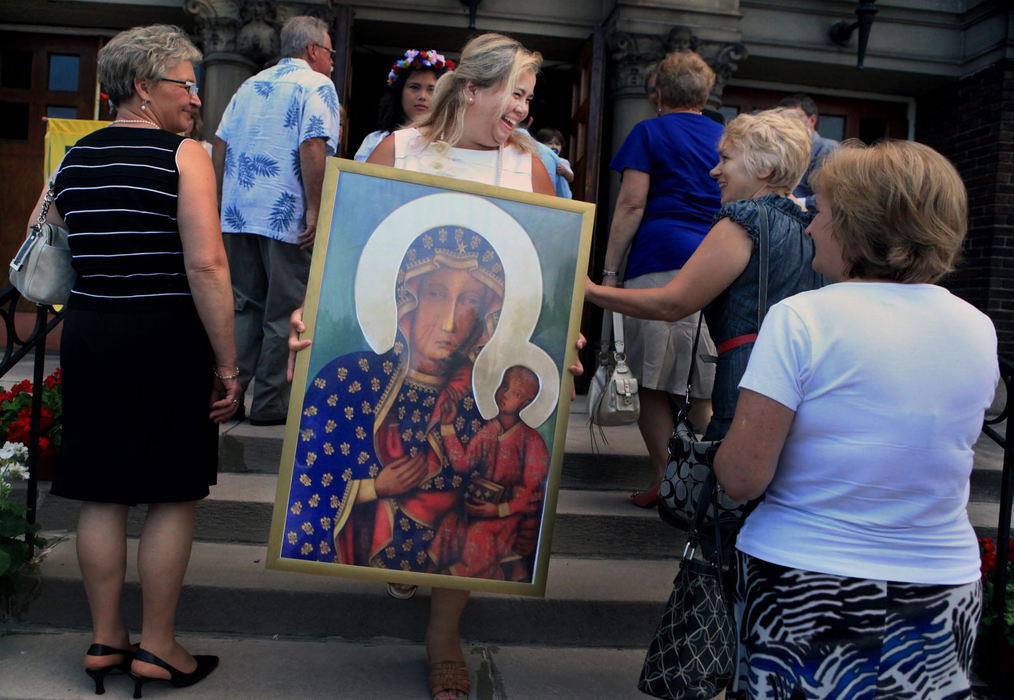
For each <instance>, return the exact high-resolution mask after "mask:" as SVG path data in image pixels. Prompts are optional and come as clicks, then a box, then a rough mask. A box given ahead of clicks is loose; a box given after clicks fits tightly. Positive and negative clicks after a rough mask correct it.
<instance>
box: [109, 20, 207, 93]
mask: <svg viewBox="0 0 1014 700" xmlns="http://www.w3.org/2000/svg"><path fill="white" fill-rule="evenodd" d="M200 60H201V52H200V51H198V50H197V47H196V46H194V45H193V43H192V42H191V41H190V39H188V38H187V35H186V34H185V33H184V32H183V30H182V29H180V28H179V27H174V26H172V25H169V24H153V25H151V26H148V27H134V28H133V29H127V30H126V31H122V32H120V33H119V34H117V35H116V36H114V37H113V38H112V39H110V40H109V43H108V44H106V45H105V46H103V47H102V48H101V49H99V82H100V83H101V85H102V89H103V90H104V91H105V93H106V94H107V95H109V100H110V101H111V102H112V103H113V106H114V107H115V106H117V105H119V104H120V103H121V102H123V101H124V100H128V99H130V97H131V96H132V95H133V94H134V81H135V80H152V81H154V80H158V79H160V78H161V77H162V76H164V75H165V74H166V72H167V71H168V70H170V69H171V68H172V67H173V66H175V65H177V64H178V63H182V62H183V61H190V62H191V63H197V62H199V61H200Z"/></svg>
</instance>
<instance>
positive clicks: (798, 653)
mask: <svg viewBox="0 0 1014 700" xmlns="http://www.w3.org/2000/svg"><path fill="white" fill-rule="evenodd" d="M736 554H737V559H738V576H737V581H736V603H735V607H736V619H737V620H738V621H739V625H740V655H741V664H740V678H739V683H738V685H739V688H740V689H741V690H742V689H744V688H745V689H746V691H747V693H746V694H747V697H749V698H766V699H771V700H783V699H784V700H801V699H803V698H821V699H822V700H825V699H826V700H830V699H832V698H834V699H837V700H842V699H846V698H847V699H849V700H859V699H863V700H865V699H867V698H869V699H871V700H872V699H873V698H881V699H882V698H919V699H933V700H940V699H943V698H948V699H950V698H970V697H971V689H970V685H969V679H968V674H969V669H970V667H971V663H972V647H973V646H974V645H975V631H976V627H977V625H978V623H979V615H980V614H981V612H982V587H981V584H980V583H979V582H978V581H976V582H975V583H970V584H966V585H962V586H936V585H925V584H914V583H894V582H887V581H875V580H870V579H861V578H848V577H844V576H834V575H831V574H819V573H814V572H812V571H802V570H800V569H788V568H785V567H783V566H778V565H776V564H771V563H768V562H765V561H762V560H760V559H756V558H754V557H751V556H750V555H748V554H744V553H742V552H737V553H736Z"/></svg>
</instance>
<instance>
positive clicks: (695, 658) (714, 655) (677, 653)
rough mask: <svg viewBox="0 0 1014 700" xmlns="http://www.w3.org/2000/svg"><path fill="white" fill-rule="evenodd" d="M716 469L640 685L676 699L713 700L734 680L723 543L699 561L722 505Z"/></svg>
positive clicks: (707, 483) (699, 506) (732, 632)
mask: <svg viewBox="0 0 1014 700" xmlns="http://www.w3.org/2000/svg"><path fill="white" fill-rule="evenodd" d="M716 487H717V484H716V481H715V475H714V473H712V474H711V475H710V476H709V477H708V478H707V479H705V482H704V485H703V488H702V491H701V493H700V495H699V498H698V500H697V507H696V509H695V511H696V512H695V514H694V520H693V523H692V528H691V530H690V535H689V537H688V539H687V546H686V548H685V549H684V550H683V558H682V561H681V562H680V569H679V572H678V573H677V574H676V578H675V580H674V581H673V590H672V594H671V595H670V596H669V602H668V603H666V606H665V612H663V613H662V619H661V620H660V621H659V623H658V628H657V629H656V630H655V637H654V639H653V640H652V642H651V646H649V647H648V654H647V656H646V657H645V659H644V665H643V666H642V668H641V677H640V678H639V679H638V681H637V688H638V690H640V691H641V692H642V693H645V694H647V695H652V696H654V697H657V698H671V699H672V700H698V699H699V700H710V699H711V698H713V697H715V696H716V695H718V693H720V692H721V691H722V689H723V688H725V687H726V686H728V685H729V683H730V682H731V681H732V677H733V671H734V668H735V660H736V645H737V637H736V626H735V623H734V622H733V619H732V614H731V612H730V606H729V601H728V599H727V598H726V592H725V588H724V586H723V585H722V547H721V537H720V536H719V533H718V521H717V520H713V521H712V522H713V523H714V526H715V530H716V531H715V541H716V542H717V546H716V547H715V550H714V552H713V555H712V557H711V559H710V560H708V561H704V560H701V559H695V558H694V554H695V553H696V551H697V548H698V542H699V540H700V528H701V524H702V520H703V517H702V516H703V513H704V511H705V510H706V509H707V508H708V506H709V504H710V505H711V506H713V507H714V506H716V505H717V490H716Z"/></svg>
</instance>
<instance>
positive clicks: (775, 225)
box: [704, 194, 827, 439]
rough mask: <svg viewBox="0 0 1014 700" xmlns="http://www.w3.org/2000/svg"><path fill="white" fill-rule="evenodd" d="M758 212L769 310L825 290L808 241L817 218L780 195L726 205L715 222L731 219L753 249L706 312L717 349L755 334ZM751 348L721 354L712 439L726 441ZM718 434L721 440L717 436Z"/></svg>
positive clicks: (705, 309)
mask: <svg viewBox="0 0 1014 700" xmlns="http://www.w3.org/2000/svg"><path fill="white" fill-rule="evenodd" d="M759 207H764V210H765V211H766V212H767V215H768V237H769V238H768V240H769V246H770V247H769V249H768V250H769V259H768V295H767V303H768V308H770V307H771V306H772V305H774V304H776V303H777V302H779V301H781V300H782V299H784V298H786V297H790V296H792V295H793V294H798V293H799V292H805V291H806V290H809V289H817V288H818V287H823V286H824V285H825V284H827V280H826V279H825V278H824V277H823V276H822V275H819V274H817V273H816V272H814V271H813V267H811V264H812V263H813V241H812V240H811V239H810V238H809V237H808V236H807V235H806V233H805V231H806V227H807V226H808V225H809V223H810V221H811V220H812V218H813V215H812V214H810V213H807V212H804V211H803V210H802V209H800V208H799V207H798V206H797V205H796V203H795V202H793V201H792V200H791V199H788V198H786V197H779V196H778V195H776V194H768V195H764V196H763V197H758V198H757V199H741V200H738V201H735V202H730V203H729V204H725V205H723V206H722V208H721V209H719V210H718V213H717V214H715V222H716V223H717V222H718V221H719V220H721V219H731V220H732V221H734V222H735V223H737V224H739V225H740V226H742V227H743V228H744V229H746V232H747V235H749V236H750V240H751V241H752V243H753V252H752V253H751V255H750V262H748V263H747V266H746V269H745V270H743V272H742V273H740V275H739V277H737V278H736V280H735V281H734V282H733V283H732V284H731V285H729V286H728V287H727V288H726V289H725V291H723V292H722V293H721V294H719V295H718V296H717V297H716V298H715V299H714V300H713V301H712V302H711V303H710V304H708V305H707V306H706V307H705V308H704V316H705V319H706V320H707V322H708V330H710V331H711V337H712V339H713V340H714V341H715V344H716V345H719V344H721V343H723V342H725V341H726V340H729V339H730V338H735V337H737V336H741V335H747V334H749V333H756V332H757V330H758V328H757V291H758V284H759V274H760V255H759V253H760V246H759V239H760V223H759V218H758V211H759ZM752 349H753V343H746V344H744V345H740V346H739V347H737V348H734V349H732V350H730V351H728V352H726V353H723V354H722V355H721V356H720V357H719V359H718V367H717V368H716V374H715V388H714V391H713V392H712V395H711V400H712V408H713V410H714V419H713V421H712V423H713V424H715V425H714V426H709V429H708V432H709V436H708V439H719V438H720V437H722V436H724V434H725V430H727V429H728V425H724V429H721V430H719V429H718V426H719V425H721V424H723V423H725V422H731V420H732V416H733V413H734V412H735V410H736V399H737V397H738V395H739V380H740V379H741V378H742V376H743V372H744V371H745V370H746V362H747V360H748V359H749V357H750V351H751V350H752ZM716 433H720V434H716Z"/></svg>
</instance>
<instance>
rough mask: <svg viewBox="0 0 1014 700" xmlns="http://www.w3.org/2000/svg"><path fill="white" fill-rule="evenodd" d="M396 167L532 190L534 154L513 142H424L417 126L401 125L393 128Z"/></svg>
mask: <svg viewBox="0 0 1014 700" xmlns="http://www.w3.org/2000/svg"><path fill="white" fill-rule="evenodd" d="M498 166H499V167H498ZM394 167H396V168H403V169H405V170H411V171H413V172H417V173H430V174H432V175H446V176H447V177H454V178H458V179H460V180H471V181H472V182H481V183H484V184H487V185H499V186H501V187H509V188H511V189H514V190H522V191H524V192H531V191H532V154H531V153H528V152H526V151H522V150H521V149H520V148H518V147H517V146H513V145H505V146H504V147H502V148H500V149H497V150H492V151H475V150H471V149H467V148H454V147H452V146H448V145H446V144H444V143H442V142H440V143H433V144H430V145H429V146H425V141H424V140H423V138H422V136H421V134H420V133H419V130H418V129H411V128H410V129H400V130H398V131H395V132H394Z"/></svg>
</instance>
